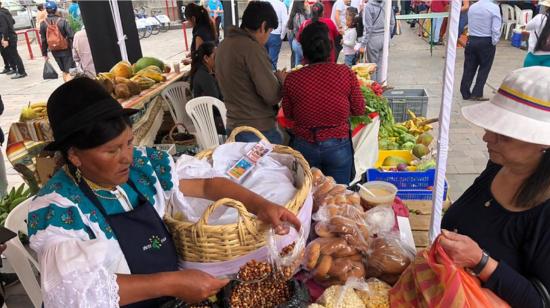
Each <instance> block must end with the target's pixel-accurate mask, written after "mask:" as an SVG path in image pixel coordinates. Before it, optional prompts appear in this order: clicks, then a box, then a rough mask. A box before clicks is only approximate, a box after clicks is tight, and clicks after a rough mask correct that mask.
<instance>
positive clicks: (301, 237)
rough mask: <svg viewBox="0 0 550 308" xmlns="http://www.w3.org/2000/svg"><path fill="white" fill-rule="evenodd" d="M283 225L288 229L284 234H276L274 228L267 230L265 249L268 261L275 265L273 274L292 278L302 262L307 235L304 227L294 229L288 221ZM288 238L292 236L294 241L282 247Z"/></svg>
mask: <svg viewBox="0 0 550 308" xmlns="http://www.w3.org/2000/svg"><path fill="white" fill-rule="evenodd" d="M285 226H286V227H288V228H289V230H290V232H289V233H288V234H286V235H278V234H277V233H275V230H273V229H270V230H269V232H268V236H267V249H268V258H269V261H270V262H271V264H273V265H274V266H275V274H276V275H279V276H280V277H282V278H283V279H287V280H288V279H290V278H292V276H293V275H294V274H295V273H296V272H297V271H298V269H299V267H300V265H301V264H302V260H303V258H304V253H305V248H306V240H307V236H308V235H307V234H305V232H304V228H301V229H300V230H299V231H296V229H294V227H293V226H291V225H290V224H288V223H285ZM289 238H290V239H292V238H294V239H295V241H294V242H293V243H291V244H290V245H287V246H284V247H283V245H284V243H285V242H289Z"/></svg>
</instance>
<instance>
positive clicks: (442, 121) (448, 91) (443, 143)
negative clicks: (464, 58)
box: [429, 0, 462, 242]
mask: <svg viewBox="0 0 550 308" xmlns="http://www.w3.org/2000/svg"><path fill="white" fill-rule="evenodd" d="M461 6H462V1H461V0H452V1H451V9H450V13H449V20H448V22H447V25H448V27H447V35H448V40H447V46H446V57H445V69H444V71H443V80H444V83H443V89H442V95H441V97H442V98H441V109H440V113H439V137H438V148H437V170H436V174H435V185H434V191H433V199H432V202H433V207H432V216H431V220H430V231H429V239H430V242H433V241H434V240H435V238H436V237H437V236H438V235H439V233H440V232H441V218H442V209H443V202H444V201H445V200H443V194H444V190H445V171H446V168H447V156H448V152H449V127H450V124H451V123H450V122H451V108H452V105H453V91H454V75H455V65H456V46H457V41H458V21H459V18H460V8H461Z"/></svg>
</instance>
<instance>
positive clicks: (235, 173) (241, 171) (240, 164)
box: [227, 140, 273, 180]
mask: <svg viewBox="0 0 550 308" xmlns="http://www.w3.org/2000/svg"><path fill="white" fill-rule="evenodd" d="M271 151H273V145H272V144H271V143H269V142H267V141H264V140H261V141H260V142H258V143H257V144H255V145H254V146H253V147H252V149H250V151H248V152H247V153H246V155H245V156H244V157H242V158H241V159H239V160H238V161H237V162H236V163H235V164H234V165H233V166H232V167H231V168H229V170H227V175H229V176H230V177H232V178H234V179H236V180H240V179H242V178H243V177H244V176H245V175H246V174H247V173H248V172H249V171H250V170H252V168H254V166H256V164H257V163H258V161H260V159H262V157H264V156H266V155H267V154H269V153H270V152H271Z"/></svg>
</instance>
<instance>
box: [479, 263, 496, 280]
mask: <svg viewBox="0 0 550 308" xmlns="http://www.w3.org/2000/svg"><path fill="white" fill-rule="evenodd" d="M497 266H498V261H496V260H495V259H493V258H491V257H489V261H487V265H485V268H484V269H483V270H482V271H481V273H479V275H478V277H479V279H480V280H481V281H483V282H486V281H487V280H489V278H491V275H493V273H494V272H495V270H496V269H497Z"/></svg>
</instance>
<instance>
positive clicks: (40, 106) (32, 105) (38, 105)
mask: <svg viewBox="0 0 550 308" xmlns="http://www.w3.org/2000/svg"><path fill="white" fill-rule="evenodd" d="M46 105H47V103H46V102H36V103H32V104H31V108H45V107H46Z"/></svg>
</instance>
